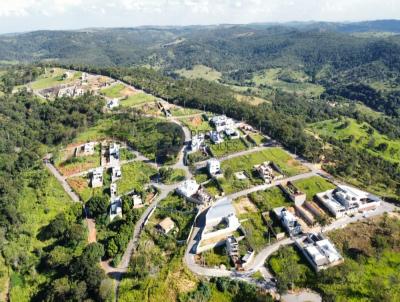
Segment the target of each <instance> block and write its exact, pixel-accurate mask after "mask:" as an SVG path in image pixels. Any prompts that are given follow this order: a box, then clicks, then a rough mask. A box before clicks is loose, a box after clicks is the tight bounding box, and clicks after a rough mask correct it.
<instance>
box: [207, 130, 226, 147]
mask: <svg viewBox="0 0 400 302" xmlns="http://www.w3.org/2000/svg"><path fill="white" fill-rule="evenodd" d="M210 140H211V141H212V142H213V143H214V144H216V145H218V144H221V143H223V142H224V139H223V137H222V135H221V134H220V133H218V132H217V131H211V132H210Z"/></svg>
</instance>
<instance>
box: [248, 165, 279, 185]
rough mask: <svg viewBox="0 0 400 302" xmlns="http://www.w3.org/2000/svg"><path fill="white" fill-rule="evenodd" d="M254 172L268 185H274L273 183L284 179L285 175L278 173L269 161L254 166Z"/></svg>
mask: <svg viewBox="0 0 400 302" xmlns="http://www.w3.org/2000/svg"><path fill="white" fill-rule="evenodd" d="M254 170H255V171H256V172H257V173H258V175H260V177H261V178H262V179H263V180H264V181H265V182H266V183H268V184H270V183H272V181H274V180H276V179H281V178H283V175H282V174H279V173H277V172H276V171H275V169H274V168H273V164H272V163H271V162H269V161H266V162H264V163H262V164H261V165H254Z"/></svg>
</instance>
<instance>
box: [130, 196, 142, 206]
mask: <svg viewBox="0 0 400 302" xmlns="http://www.w3.org/2000/svg"><path fill="white" fill-rule="evenodd" d="M132 201H133V206H134V207H140V206H142V205H143V201H142V198H141V197H140V195H138V194H133V195H132Z"/></svg>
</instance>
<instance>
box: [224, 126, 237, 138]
mask: <svg viewBox="0 0 400 302" xmlns="http://www.w3.org/2000/svg"><path fill="white" fill-rule="evenodd" d="M224 133H225V135H226V136H228V137H229V138H230V139H238V138H240V134H239V131H237V130H236V129H233V128H227V129H225V130H224Z"/></svg>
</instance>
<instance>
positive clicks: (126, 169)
mask: <svg viewBox="0 0 400 302" xmlns="http://www.w3.org/2000/svg"><path fill="white" fill-rule="evenodd" d="M121 172H122V178H121V179H120V180H119V181H118V183H117V185H118V186H117V188H118V194H124V193H127V192H129V191H131V190H133V189H135V191H139V192H141V191H143V187H144V185H145V184H147V183H149V182H150V177H151V176H153V175H154V174H156V173H157V170H156V169H155V168H153V167H152V166H150V165H147V164H145V163H143V162H140V161H137V162H132V163H129V164H126V165H123V166H122V167H121Z"/></svg>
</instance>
